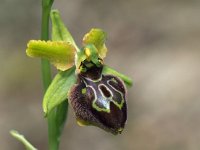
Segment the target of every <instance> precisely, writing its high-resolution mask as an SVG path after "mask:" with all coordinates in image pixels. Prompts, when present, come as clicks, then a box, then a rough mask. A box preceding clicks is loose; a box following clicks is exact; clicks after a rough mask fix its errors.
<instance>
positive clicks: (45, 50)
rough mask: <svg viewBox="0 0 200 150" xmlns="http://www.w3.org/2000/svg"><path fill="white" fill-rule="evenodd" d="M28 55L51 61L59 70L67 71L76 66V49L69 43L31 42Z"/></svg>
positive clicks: (28, 45) (28, 46) (27, 51)
mask: <svg viewBox="0 0 200 150" xmlns="http://www.w3.org/2000/svg"><path fill="white" fill-rule="evenodd" d="M26 54H27V55H28V56H30V57H40V58H44V59H47V60H49V61H50V62H51V63H52V64H53V65H54V66H55V67H56V68H57V69H59V70H62V71H64V70H67V69H68V68H70V67H72V66H73V64H74V57H75V48H74V46H73V45H72V44H70V43H69V42H68V43H67V42H63V41H55V42H53V41H40V40H31V41H29V42H28V44H27V49H26Z"/></svg>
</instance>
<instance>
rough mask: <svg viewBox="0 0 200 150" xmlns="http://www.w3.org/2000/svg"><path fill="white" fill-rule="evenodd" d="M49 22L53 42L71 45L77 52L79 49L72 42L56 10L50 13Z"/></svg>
mask: <svg viewBox="0 0 200 150" xmlns="http://www.w3.org/2000/svg"><path fill="white" fill-rule="evenodd" d="M51 21H52V40H53V41H66V42H69V43H71V44H72V45H73V46H74V47H75V48H76V50H77V51H78V50H79V48H78V46H77V45H76V43H75V42H74V39H73V38H72V35H71V34H70V32H69V31H68V29H67V28H66V26H65V25H64V23H63V22H62V20H61V17H60V13H59V11H58V10H52V11H51Z"/></svg>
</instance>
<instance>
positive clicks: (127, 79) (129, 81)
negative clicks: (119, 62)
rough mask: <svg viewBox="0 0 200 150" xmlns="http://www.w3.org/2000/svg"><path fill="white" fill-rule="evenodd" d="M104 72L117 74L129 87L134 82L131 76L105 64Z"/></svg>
mask: <svg viewBox="0 0 200 150" xmlns="http://www.w3.org/2000/svg"><path fill="white" fill-rule="evenodd" d="M103 74H111V75H115V76H117V77H119V78H121V79H122V80H123V81H124V83H125V84H126V85H127V86H129V87H131V86H132V84H133V81H132V79H131V78H129V77H128V76H126V75H124V74H121V73H119V72H117V71H116V70H114V69H112V68H110V67H108V66H106V65H104V67H103Z"/></svg>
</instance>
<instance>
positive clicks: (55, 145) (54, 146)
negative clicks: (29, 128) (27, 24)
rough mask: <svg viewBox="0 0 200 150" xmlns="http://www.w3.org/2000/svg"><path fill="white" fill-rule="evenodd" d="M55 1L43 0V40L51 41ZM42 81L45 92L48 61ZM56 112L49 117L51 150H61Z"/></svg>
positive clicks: (47, 77)
mask: <svg viewBox="0 0 200 150" xmlns="http://www.w3.org/2000/svg"><path fill="white" fill-rule="evenodd" d="M52 4H53V1H49V0H42V30H41V40H46V41H47V40H49V17H50V11H51V6H52ZM42 80H43V86H44V91H46V90H47V88H48V86H49V85H50V83H51V67H50V63H49V61H48V60H45V59H42ZM55 118H56V115H55V111H52V112H51V113H50V114H49V115H48V118H47V119H48V147H49V150H58V149H59V140H58V139H57V136H56V135H57V130H56V129H57V126H56V124H55Z"/></svg>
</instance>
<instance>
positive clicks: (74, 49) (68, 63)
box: [26, 10, 132, 135]
mask: <svg viewBox="0 0 200 150" xmlns="http://www.w3.org/2000/svg"><path fill="white" fill-rule="evenodd" d="M51 20H52V41H47V42H46V41H36V40H31V41H29V43H28V47H27V50H26V53H27V55H28V56H30V57H40V58H45V59H47V60H49V61H50V62H51V63H52V64H53V65H54V66H55V67H56V68H57V69H58V70H60V71H59V72H58V74H57V75H56V76H55V77H54V79H53V81H52V83H51V84H50V86H49V87H48V89H47V91H46V93H45V95H44V99H43V110H44V113H45V115H46V116H47V115H49V113H52V112H54V113H55V115H56V116H57V118H58V122H57V123H58V125H57V126H58V127H60V126H63V124H64V121H65V119H66V111H65V107H66V110H67V103H66V102H67V100H68V99H69V97H70V101H71V102H73V108H74V110H75V111H79V112H75V113H76V115H81V116H76V117H77V119H79V123H80V122H82V123H83V122H85V123H86V122H87V123H86V124H92V125H96V126H98V127H100V128H102V129H105V130H106V131H109V132H112V133H114V134H118V133H121V131H122V130H123V127H124V125H125V122H126V113H127V112H126V100H125V99H126V91H125V87H124V84H123V81H124V82H125V84H126V85H128V86H131V85H132V80H131V79H130V78H129V77H127V76H125V75H123V74H121V73H119V72H117V71H115V70H114V69H112V68H110V67H108V66H106V65H104V63H103V58H104V57H105V56H106V53H107V48H106V46H105V40H106V33H105V32H104V31H102V30H101V29H97V28H93V29H91V30H90V31H89V32H88V33H87V34H86V35H85V36H84V38H83V47H82V48H78V46H77V45H76V43H75V42H74V39H73V38H72V36H71V34H70V33H69V31H68V29H67V28H66V27H65V25H64V23H63V22H62V21H61V18H60V15H59V12H58V11H57V10H53V11H52V12H51ZM95 76H97V77H98V78H97V79H95V78H94V77H95ZM77 79H78V81H77ZM122 80H123V81H122ZM90 81H92V82H90ZM83 82H84V84H83ZM86 82H88V83H87V84H86ZM90 84H91V85H90ZM74 86H75V87H74ZM84 86H86V87H87V88H86V87H84ZM72 87H73V88H72ZM81 88H82V89H81ZM88 88H93V92H94V93H93V96H95V91H96V92H97V93H98V94H97V95H96V98H97V99H95V98H91V96H92V95H90V94H92V92H91V90H89V91H88ZM71 89H74V90H71ZM77 90H80V91H79V92H78V91H77ZM69 92H70V93H69ZM88 92H90V94H89V93H88ZM68 93H69V94H68ZM69 95H71V96H69ZM77 95H79V96H78V97H76V96H77ZM84 95H85V96H84ZM102 95H103V96H102ZM106 95H107V96H106ZM82 96H83V97H82ZM81 97H82V98H81ZM102 97H103V98H104V99H103V100H100V99H98V98H102ZM81 99H83V100H85V103H87V107H85V108H84V109H83V107H84V106H83V105H85V104H84V102H83V101H81ZM89 99H92V100H95V101H93V104H92V106H90V104H89V103H88V102H87V100H89ZM108 99H109V102H107V100H108ZM117 99H118V100H119V101H120V100H121V102H118V101H117ZM79 100H80V101H81V102H80V103H77V102H78V101H79ZM82 102H83V103H82ZM101 103H102V104H101ZM76 104H80V106H76ZM103 105H105V106H103ZM85 106H86V105H85ZM93 106H95V107H93ZM79 107H80V109H79ZM92 107H93V108H92ZM101 107H102V108H101ZM110 107H112V108H110ZM85 109H90V110H85ZM92 109H94V110H92ZM112 109H115V110H112ZM80 111H84V112H85V111H87V112H88V114H89V115H91V116H92V115H93V117H90V118H93V122H92V121H90V118H88V120H84V116H82V114H83V113H81V112H80ZM93 111H97V112H96V113H95V114H93ZM102 111H103V112H104V113H108V114H107V117H105V116H101V115H102V114H101V112H102ZM114 112H116V113H117V114H116V113H115V114H112V113H114ZM59 115H61V117H60V118H59ZM96 115H98V117H97V116H96ZM99 115H100V116H101V117H100V116H99ZM62 116H64V117H62ZM112 116H113V117H114V118H112ZM102 118H104V122H101V119H102ZM80 119H81V120H80ZM94 119H96V121H94ZM105 120H106V121H105ZM109 120H110V121H113V122H109ZM115 122H118V123H117V124H115ZM109 126H112V128H111V127H109ZM57 132H58V135H59V132H60V131H57Z"/></svg>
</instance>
